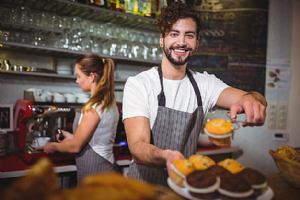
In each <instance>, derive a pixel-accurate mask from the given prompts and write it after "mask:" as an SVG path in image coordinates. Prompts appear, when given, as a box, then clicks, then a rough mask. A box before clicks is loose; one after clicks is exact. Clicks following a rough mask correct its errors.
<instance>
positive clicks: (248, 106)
mask: <svg viewBox="0 0 300 200" xmlns="http://www.w3.org/2000/svg"><path fill="white" fill-rule="evenodd" d="M217 106H220V107H223V108H227V109H230V118H231V119H232V120H233V121H234V120H235V119H236V117H237V114H238V113H245V115H246V123H245V124H244V125H262V124H263V123H264V121H265V118H266V108H267V101H266V99H265V98H264V96H263V95H261V94H260V93H258V92H245V91H243V90H239V89H236V88H233V87H229V88H226V89H225V90H224V91H223V92H222V93H221V94H220V96H219V98H218V101H217Z"/></svg>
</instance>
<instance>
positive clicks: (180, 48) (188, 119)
mask: <svg viewBox="0 0 300 200" xmlns="http://www.w3.org/2000/svg"><path fill="white" fill-rule="evenodd" d="M158 25H159V28H160V31H161V37H160V45H161V47H162V48H163V58H162V61H161V66H158V67H153V68H151V69H150V70H147V71H144V72H141V73H140V74H138V75H136V76H134V77H130V78H128V80H127V82H126V84H125V88H124V97H123V120H124V124H125V130H126V135H127V140H128V145H129V149H130V152H131V153H132V155H133V158H134V162H133V163H132V164H131V165H130V167H129V171H128V176H132V177H135V178H138V179H140V180H143V181H147V182H150V183H154V184H166V180H167V170H166V168H165V167H166V166H167V168H168V169H169V167H170V163H171V162H172V161H173V160H175V159H181V158H184V157H188V156H190V155H191V154H194V153H195V152H196V150H197V149H196V148H197V141H198V137H199V133H200V131H201V128H202V126H203V120H204V117H205V114H206V113H207V112H208V111H209V110H210V109H212V108H213V107H214V106H215V105H217V106H220V107H223V108H226V109H229V110H230V117H231V119H232V120H233V121H234V119H235V118H236V116H237V114H238V113H245V115H246V124H245V125H262V124H263V123H264V120H265V112H266V101H265V98H264V97H263V96H262V95H261V94H259V93H256V92H250V93H247V92H245V91H242V90H239V89H236V88H233V87H229V86H228V85H226V84H225V83H223V82H222V81H221V80H219V79H217V78H216V77H215V76H214V75H210V74H207V73H206V72H205V73H199V72H193V71H191V70H189V69H187V68H186V66H187V61H188V58H189V57H190V56H191V55H192V52H194V51H195V50H196V49H197V47H198V43H199V35H198V33H199V25H198V19H197V16H196V15H194V14H193V13H192V12H191V10H190V9H189V8H188V7H187V6H186V5H185V4H182V3H178V2H177V3H173V4H171V5H170V6H168V7H166V8H163V9H162V11H161V16H160V18H159V19H158Z"/></svg>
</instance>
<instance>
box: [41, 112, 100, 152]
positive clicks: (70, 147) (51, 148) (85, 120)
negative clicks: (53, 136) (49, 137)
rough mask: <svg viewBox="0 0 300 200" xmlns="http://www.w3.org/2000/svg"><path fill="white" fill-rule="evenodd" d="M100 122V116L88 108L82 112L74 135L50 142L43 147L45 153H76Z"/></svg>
mask: <svg viewBox="0 0 300 200" xmlns="http://www.w3.org/2000/svg"><path fill="white" fill-rule="evenodd" d="M99 122H100V117H99V115H98V113H97V112H96V111H95V110H94V109H90V110H88V111H86V112H84V113H83V116H82V119H81V123H80V124H79V126H78V128H77V129H76V132H75V133H74V137H73V138H72V139H68V140H63V141H62V142H60V143H57V142H51V143H48V144H47V145H45V146H44V147H43V149H44V151H45V152H46V153H52V152H55V151H59V152H66V153H78V152H80V150H81V149H82V148H83V146H84V145H85V144H86V143H87V142H88V141H89V139H90V138H91V137H92V135H93V133H94V131H95V130H96V128H97V126H98V124H99Z"/></svg>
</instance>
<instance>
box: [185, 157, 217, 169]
mask: <svg viewBox="0 0 300 200" xmlns="http://www.w3.org/2000/svg"><path fill="white" fill-rule="evenodd" d="M189 162H190V163H191V164H192V165H193V166H194V168H195V169H196V170H205V169H207V168H209V167H210V166H212V165H215V164H216V163H215V161H214V160H212V159H211V158H210V157H208V156H204V155H191V156H190V157H189Z"/></svg>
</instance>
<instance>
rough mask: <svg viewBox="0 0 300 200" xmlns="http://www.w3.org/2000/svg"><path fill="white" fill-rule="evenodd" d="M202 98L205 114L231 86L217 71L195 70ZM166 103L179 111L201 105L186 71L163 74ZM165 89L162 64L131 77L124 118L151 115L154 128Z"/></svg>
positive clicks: (124, 105) (127, 84) (124, 96)
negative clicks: (160, 72) (168, 76)
mask: <svg viewBox="0 0 300 200" xmlns="http://www.w3.org/2000/svg"><path fill="white" fill-rule="evenodd" d="M192 75H193V77H194V79H195V81H196V83H197V85H198V88H199V91H200V93H201V98H202V106H203V111H204V114H205V115H206V113H207V112H208V111H209V110H210V109H211V108H213V107H214V106H215V104H216V102H217V100H218V97H219V95H220V93H221V92H222V91H223V90H224V89H225V88H227V87H229V86H228V85H227V84H225V83H224V82H223V81H221V80H220V79H218V78H217V77H216V76H215V75H212V74H208V73H207V72H203V73H199V72H192ZM163 86H164V93H165V96H166V107H168V108H172V109H175V110H178V111H183V112H188V113H192V112H194V111H195V109H196V108H197V107H198V105H197V97H196V94H195V91H194V89H193V86H192V84H191V82H190V80H189V78H188V76H187V75H186V76H185V77H184V78H183V79H182V80H169V79H165V78H163ZM160 92H161V84H160V80H159V75H158V68H157V67H152V68H151V69H149V70H147V71H144V72H141V73H139V74H137V75H136V76H133V77H129V78H128V79H127V82H126V84H125V87H124V94H123V120H124V119H126V118H131V117H137V116H144V117H146V118H149V119H150V127H151V129H152V127H153V124H154V121H155V119H156V115H157V108H158V101H157V96H158V95H159V93H160Z"/></svg>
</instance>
